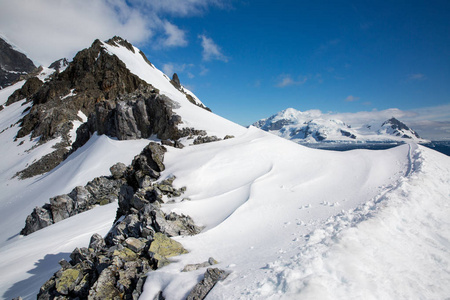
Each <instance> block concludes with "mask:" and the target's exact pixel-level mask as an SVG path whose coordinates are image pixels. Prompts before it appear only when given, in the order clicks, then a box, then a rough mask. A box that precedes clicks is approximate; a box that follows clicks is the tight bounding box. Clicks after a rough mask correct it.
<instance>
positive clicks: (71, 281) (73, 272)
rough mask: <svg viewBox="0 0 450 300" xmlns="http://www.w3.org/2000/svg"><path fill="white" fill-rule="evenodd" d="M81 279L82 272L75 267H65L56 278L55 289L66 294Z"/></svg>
mask: <svg viewBox="0 0 450 300" xmlns="http://www.w3.org/2000/svg"><path fill="white" fill-rule="evenodd" d="M81 279H83V273H82V272H81V271H80V270H78V269H75V268H71V269H66V270H64V271H63V272H62V275H61V277H60V278H58V279H56V291H57V292H58V293H60V294H62V295H68V294H69V292H70V291H73V289H74V288H75V287H76V286H77V285H78V283H80V281H81Z"/></svg>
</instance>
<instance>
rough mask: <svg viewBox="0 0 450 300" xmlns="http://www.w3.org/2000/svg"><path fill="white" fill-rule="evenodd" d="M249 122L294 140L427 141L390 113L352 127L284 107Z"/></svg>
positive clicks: (314, 141)
mask: <svg viewBox="0 0 450 300" xmlns="http://www.w3.org/2000/svg"><path fill="white" fill-rule="evenodd" d="M253 126H255V127H257V128H260V129H262V130H265V131H268V132H270V133H273V134H276V135H278V136H280V137H283V138H286V139H289V140H293V141H295V142H298V143H317V142H348V143H350V142H390V141H395V142H405V141H415V142H418V143H425V142H428V141H427V140H425V139H422V138H421V137H420V136H419V135H418V134H417V132H415V131H414V130H413V129H411V128H409V127H408V126H406V125H405V124H404V123H403V122H401V121H399V120H397V119H396V118H394V117H392V118H390V119H389V120H386V121H384V122H380V123H378V124H377V123H375V124H374V123H371V124H365V125H362V126H357V127H354V126H352V125H351V124H346V123H345V122H343V121H342V120H338V119H330V118H325V117H324V116H323V115H317V114H314V113H311V112H301V111H298V110H296V109H294V108H288V109H286V110H283V111H281V112H279V113H277V114H275V115H273V116H271V117H269V118H267V119H262V120H259V121H257V122H255V123H253Z"/></svg>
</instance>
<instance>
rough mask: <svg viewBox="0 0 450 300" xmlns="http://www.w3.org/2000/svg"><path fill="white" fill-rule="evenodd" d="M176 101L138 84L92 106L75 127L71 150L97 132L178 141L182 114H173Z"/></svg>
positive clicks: (133, 137)
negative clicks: (134, 89)
mask: <svg viewBox="0 0 450 300" xmlns="http://www.w3.org/2000/svg"><path fill="white" fill-rule="evenodd" d="M175 107H176V104H175V103H174V102H173V101H171V100H170V99H169V98H167V97H166V96H164V95H160V94H159V93H158V91H157V90H155V89H154V88H153V87H152V86H150V85H145V86H141V87H139V89H137V90H136V91H135V92H133V93H129V94H126V95H121V96H119V97H118V98H116V99H114V100H113V101H102V102H100V103H97V104H96V105H95V108H94V111H93V112H92V113H91V114H90V115H89V118H88V121H87V122H86V123H85V124H83V125H82V126H80V128H79V129H78V130H77V140H76V141H75V143H74V149H76V148H78V147H80V146H82V145H83V144H84V143H85V142H87V140H89V137H90V136H91V135H92V134H93V133H94V132H97V133H98V134H106V135H108V136H111V137H117V138H118V139H119V140H130V139H139V138H148V137H150V136H152V135H156V136H157V137H158V138H160V139H162V140H165V139H172V140H177V139H178V138H180V137H181V136H182V135H183V132H182V131H180V130H179V129H178V126H177V125H178V124H179V123H181V117H180V116H178V115H176V114H174V113H173V108H175Z"/></svg>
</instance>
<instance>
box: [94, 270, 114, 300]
mask: <svg viewBox="0 0 450 300" xmlns="http://www.w3.org/2000/svg"><path fill="white" fill-rule="evenodd" d="M117 273H118V270H117V268H116V267H114V266H110V267H108V268H106V269H104V270H103V272H102V273H101V274H100V276H99V278H98V279H97V281H96V282H95V284H94V285H93V286H92V288H91V289H90V291H89V296H88V299H89V300H104V299H111V300H116V299H117V300H121V299H122V297H121V294H120V291H119V290H118V289H117V288H116V274H117Z"/></svg>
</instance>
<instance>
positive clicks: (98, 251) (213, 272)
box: [37, 142, 228, 300]
mask: <svg viewBox="0 0 450 300" xmlns="http://www.w3.org/2000/svg"><path fill="white" fill-rule="evenodd" d="M165 151H166V149H165V147H163V146H161V145H159V144H157V143H153V142H152V143H150V144H149V145H148V146H147V147H146V148H144V150H143V151H142V153H141V154H140V155H137V156H136V157H135V159H134V160H133V163H132V164H131V165H130V166H128V167H126V166H125V165H124V164H121V163H118V164H116V165H114V166H113V167H111V173H112V176H111V177H110V178H107V177H104V178H103V179H102V181H105V180H106V181H112V182H113V183H112V185H113V186H114V182H121V183H122V185H121V186H120V189H117V186H116V187H115V188H114V190H115V191H118V193H119V195H118V199H119V208H118V210H117V216H116V221H115V224H114V225H113V227H112V229H111V230H110V231H109V233H108V234H107V235H106V237H105V238H104V239H103V238H102V237H101V236H100V235H98V234H94V235H93V236H92V237H91V240H90V243H89V246H88V248H76V249H75V250H74V251H73V252H72V253H71V255H70V258H71V259H70V261H69V262H67V261H65V260H61V261H60V265H61V269H60V270H59V271H57V272H56V273H55V274H54V275H53V276H52V277H51V278H50V279H49V280H48V281H47V282H46V283H45V284H44V285H43V286H42V287H41V289H40V291H39V294H38V296H37V299H39V300H44V299H46V300H47V299H59V300H62V299H74V298H78V299H133V300H134V299H138V298H139V296H140V294H141V293H142V289H143V285H144V283H145V281H146V273H148V272H149V271H151V270H155V269H157V268H161V267H164V266H165V265H167V264H169V263H170V257H173V256H177V255H181V254H184V253H187V250H186V249H184V247H183V246H182V245H181V244H180V243H178V242H176V241H175V240H173V239H171V238H170V237H172V236H177V235H194V234H197V233H199V232H200V231H201V229H202V228H201V227H198V226H196V225H195V224H194V222H193V220H192V219H191V218H190V217H188V216H184V215H177V214H175V213H170V214H167V215H166V214H165V213H164V212H163V211H162V210H161V208H160V205H161V204H160V203H161V201H162V197H174V196H179V195H181V193H182V192H183V191H184V189H183V188H182V189H180V190H176V189H174V188H173V186H172V182H173V180H174V179H175V178H173V177H172V178H169V179H166V180H165V181H162V182H161V183H159V184H156V183H155V180H156V179H158V178H159V172H161V171H163V170H164V168H165V167H164V164H163V158H164V153H165ZM94 181H95V180H94ZM88 186H91V187H92V182H90V183H89V184H88V185H87V187H86V188H85V189H86V190H88ZM75 190H77V188H75V189H74V191H75ZM78 190H79V188H78ZM106 190H108V188H107V189H106ZM88 191H90V190H88ZM71 194H72V193H71ZM107 194H108V193H107ZM69 195H70V194H69ZM69 197H70V196H69ZM88 197H89V196H88ZM88 197H85V198H88ZM85 202H86V201H85ZM85 202H82V203H85ZM63 203H65V204H67V202H65V201H63ZM77 203H78V204H80V202H77ZM66 207H67V206H61V205H59V206H57V208H58V209H59V208H62V210H58V211H59V212H63V213H64V212H65V208H66ZM52 213H53V210H52ZM58 215H60V214H56V216H58ZM216 263H217V261H216V260H214V259H213V258H210V259H209V260H208V261H207V262H203V263H199V264H190V265H186V266H185V268H184V269H183V271H184V272H189V271H193V270H197V269H199V268H206V267H209V266H211V265H214V264H216ZM227 275H228V273H227V272H225V271H223V270H220V269H217V268H208V269H207V271H206V273H205V276H204V279H203V280H201V281H200V282H199V283H198V284H197V285H196V286H195V287H194V288H193V290H192V292H191V293H190V294H189V297H188V299H204V297H206V295H207V294H208V292H209V291H210V290H211V289H212V288H213V287H214V285H215V284H216V283H217V282H218V281H220V280H223V279H224V278H226V276H227ZM158 299H164V296H163V293H162V292H160V293H159V295H158Z"/></svg>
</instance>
